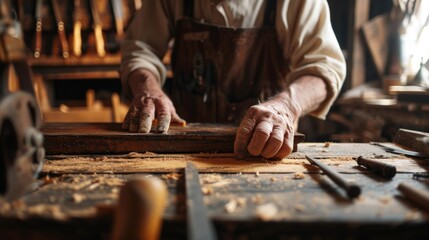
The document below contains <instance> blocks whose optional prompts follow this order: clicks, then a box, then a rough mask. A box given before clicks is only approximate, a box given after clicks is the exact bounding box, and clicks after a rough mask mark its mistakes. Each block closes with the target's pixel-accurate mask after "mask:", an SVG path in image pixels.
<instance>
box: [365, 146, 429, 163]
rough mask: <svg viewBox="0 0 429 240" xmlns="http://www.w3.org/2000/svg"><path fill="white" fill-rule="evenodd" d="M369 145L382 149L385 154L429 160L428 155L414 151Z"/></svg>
mask: <svg viewBox="0 0 429 240" xmlns="http://www.w3.org/2000/svg"><path fill="white" fill-rule="evenodd" d="M369 144H371V145H375V146H379V147H382V148H384V150H385V151H386V152H390V153H396V154H402V155H405V156H409V157H418V158H421V159H425V158H429V154H423V153H419V152H415V151H409V150H405V149H402V148H396V147H391V146H388V145H386V144H383V143H379V142H370V143H369Z"/></svg>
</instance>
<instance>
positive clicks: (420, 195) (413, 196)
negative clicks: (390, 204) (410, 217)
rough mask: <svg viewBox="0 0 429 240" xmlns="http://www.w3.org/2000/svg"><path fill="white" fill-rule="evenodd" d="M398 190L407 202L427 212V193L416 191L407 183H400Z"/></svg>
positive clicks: (428, 193) (428, 206)
mask: <svg viewBox="0 0 429 240" xmlns="http://www.w3.org/2000/svg"><path fill="white" fill-rule="evenodd" d="M398 190H399V191H400V192H401V193H402V194H403V195H404V196H405V197H406V198H407V199H409V200H411V201H412V202H414V203H416V204H417V205H419V206H421V207H423V208H425V209H426V210H429V192H428V191H424V190H421V189H418V188H416V187H414V186H412V185H410V184H409V183H405V182H402V183H400V184H399V185H398Z"/></svg>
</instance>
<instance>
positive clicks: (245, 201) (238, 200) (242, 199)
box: [236, 198, 247, 207]
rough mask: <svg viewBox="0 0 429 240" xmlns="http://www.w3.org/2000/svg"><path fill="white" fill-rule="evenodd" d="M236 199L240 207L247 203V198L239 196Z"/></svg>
mask: <svg viewBox="0 0 429 240" xmlns="http://www.w3.org/2000/svg"><path fill="white" fill-rule="evenodd" d="M236 200H237V205H238V206H239V207H244V206H246V204H247V200H246V199H245V198H237V199H236Z"/></svg>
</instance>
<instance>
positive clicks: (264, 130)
mask: <svg viewBox="0 0 429 240" xmlns="http://www.w3.org/2000/svg"><path fill="white" fill-rule="evenodd" d="M272 131H273V123H271V122H268V121H262V122H259V123H258V125H257V126H256V128H255V131H254V133H253V136H252V140H251V141H250V143H249V146H247V151H248V152H249V153H250V154H252V155H253V156H259V155H261V152H262V150H263V149H264V147H265V144H266V143H267V141H268V138H269V137H270V135H271V132H272Z"/></svg>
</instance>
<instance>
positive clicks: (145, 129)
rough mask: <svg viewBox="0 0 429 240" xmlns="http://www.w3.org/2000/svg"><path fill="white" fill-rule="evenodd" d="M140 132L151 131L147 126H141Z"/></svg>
mask: <svg viewBox="0 0 429 240" xmlns="http://www.w3.org/2000/svg"><path fill="white" fill-rule="evenodd" d="M139 132H142V133H148V132H149V131H148V130H147V128H146V127H141V128H140V129H139Z"/></svg>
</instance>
